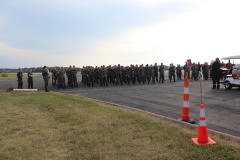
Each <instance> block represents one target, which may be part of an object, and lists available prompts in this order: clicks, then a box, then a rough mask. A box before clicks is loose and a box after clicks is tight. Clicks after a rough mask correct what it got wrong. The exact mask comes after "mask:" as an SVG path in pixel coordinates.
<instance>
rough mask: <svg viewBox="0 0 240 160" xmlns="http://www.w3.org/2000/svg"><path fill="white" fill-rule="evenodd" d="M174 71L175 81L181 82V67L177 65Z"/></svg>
mask: <svg viewBox="0 0 240 160" xmlns="http://www.w3.org/2000/svg"><path fill="white" fill-rule="evenodd" d="M176 70H177V79H178V80H182V68H181V66H180V65H177V68H176Z"/></svg>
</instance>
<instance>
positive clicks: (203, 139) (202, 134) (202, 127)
mask: <svg viewBox="0 0 240 160" xmlns="http://www.w3.org/2000/svg"><path fill="white" fill-rule="evenodd" d="M191 140H192V141H193V143H195V144H196V145H198V146H202V145H214V144H217V143H216V142H215V141H214V140H212V139H211V138H210V137H208V130H207V122H206V117H205V111H204V105H203V104H201V105H200V118H199V126H198V138H191Z"/></svg>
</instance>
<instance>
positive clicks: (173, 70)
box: [169, 63, 176, 83]
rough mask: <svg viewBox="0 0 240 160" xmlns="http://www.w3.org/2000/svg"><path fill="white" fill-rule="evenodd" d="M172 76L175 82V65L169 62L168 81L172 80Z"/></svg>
mask: <svg viewBox="0 0 240 160" xmlns="http://www.w3.org/2000/svg"><path fill="white" fill-rule="evenodd" d="M172 77H173V80H174V82H176V80H175V67H174V66H173V64H172V63H171V64H170V67H169V80H170V83H171V81H172Z"/></svg>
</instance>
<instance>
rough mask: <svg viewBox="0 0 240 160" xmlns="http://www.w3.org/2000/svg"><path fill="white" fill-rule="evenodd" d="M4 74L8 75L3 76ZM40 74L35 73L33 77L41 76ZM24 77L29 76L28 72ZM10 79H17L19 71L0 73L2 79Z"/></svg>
mask: <svg viewBox="0 0 240 160" xmlns="http://www.w3.org/2000/svg"><path fill="white" fill-rule="evenodd" d="M2 75H7V77H3V76H2ZM39 76H40V75H34V73H33V77H39ZM23 78H24V79H25V78H27V74H24V75H23ZM9 79H17V73H0V80H9Z"/></svg>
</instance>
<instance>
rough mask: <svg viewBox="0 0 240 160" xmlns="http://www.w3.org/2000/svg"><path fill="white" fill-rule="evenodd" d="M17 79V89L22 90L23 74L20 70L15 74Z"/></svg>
mask: <svg viewBox="0 0 240 160" xmlns="http://www.w3.org/2000/svg"><path fill="white" fill-rule="evenodd" d="M17 78H18V89H23V80H22V78H23V72H22V69H19V72H18V73H17Z"/></svg>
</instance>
